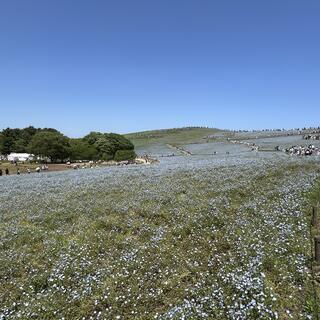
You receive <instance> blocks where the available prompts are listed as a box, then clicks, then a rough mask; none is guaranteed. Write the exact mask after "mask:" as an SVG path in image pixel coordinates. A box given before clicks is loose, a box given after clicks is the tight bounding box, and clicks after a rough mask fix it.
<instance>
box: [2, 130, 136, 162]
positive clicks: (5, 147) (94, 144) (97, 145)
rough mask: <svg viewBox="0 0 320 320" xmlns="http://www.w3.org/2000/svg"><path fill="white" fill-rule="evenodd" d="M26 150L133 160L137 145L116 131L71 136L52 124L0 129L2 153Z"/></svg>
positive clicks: (52, 156) (51, 155)
mask: <svg viewBox="0 0 320 320" xmlns="http://www.w3.org/2000/svg"><path fill="white" fill-rule="evenodd" d="M11 152H18V153H20V152H27V153H32V154H34V155H36V156H40V157H43V158H49V159H50V160H51V161H52V162H57V161H64V160H66V159H70V160H72V161H73V160H116V161H122V160H131V159H134V158H135V156H136V155H135V152H134V145H133V144H132V143H131V142H130V141H129V140H128V139H126V138H125V137H124V136H122V135H120V134H116V133H100V132H91V133H89V134H88V135H86V136H85V137H83V138H79V139H71V138H68V137H66V136H65V135H63V134H62V133H61V132H59V131H58V130H56V129H52V128H45V129H40V128H34V127H28V128H24V129H10V128H7V129H4V130H2V131H1V132H0V154H3V155H8V154H10V153H11Z"/></svg>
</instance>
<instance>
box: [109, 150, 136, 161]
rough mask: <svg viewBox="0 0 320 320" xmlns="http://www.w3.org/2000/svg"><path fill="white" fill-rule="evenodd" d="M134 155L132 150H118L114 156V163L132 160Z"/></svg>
mask: <svg viewBox="0 0 320 320" xmlns="http://www.w3.org/2000/svg"><path fill="white" fill-rule="evenodd" d="M135 157H136V153H135V152H134V150H118V151H117V152H116V154H115V156H114V160H115V161H124V160H134V159H135Z"/></svg>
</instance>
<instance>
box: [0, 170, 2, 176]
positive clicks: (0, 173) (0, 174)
mask: <svg viewBox="0 0 320 320" xmlns="http://www.w3.org/2000/svg"><path fill="white" fill-rule="evenodd" d="M1 176H2V169H0V177H1Z"/></svg>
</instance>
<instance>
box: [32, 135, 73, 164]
mask: <svg viewBox="0 0 320 320" xmlns="http://www.w3.org/2000/svg"><path fill="white" fill-rule="evenodd" d="M28 149H29V151H30V152H31V153H33V154H34V155H36V156H40V157H45V158H49V159H50V160H51V161H52V162H56V161H57V160H61V161H63V160H66V159H67V158H68V157H69V154H70V144H69V139H68V138H67V137H66V136H64V135H63V134H62V133H60V132H52V131H41V132H38V133H36V134H35V135H34V136H33V138H32V140H31V142H30V144H29V147H28Z"/></svg>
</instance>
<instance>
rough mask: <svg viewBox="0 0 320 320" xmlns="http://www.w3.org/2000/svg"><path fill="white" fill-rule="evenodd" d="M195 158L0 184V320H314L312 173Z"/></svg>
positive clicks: (291, 165) (294, 163) (278, 160)
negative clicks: (311, 268) (310, 199)
mask: <svg viewBox="0 0 320 320" xmlns="http://www.w3.org/2000/svg"><path fill="white" fill-rule="evenodd" d="M211 146H212V145H211V144H210V147H211ZM194 148H195V149H194V150H193V151H195V152H198V154H199V155H195V156H191V157H187V156H179V157H172V158H163V159H161V160H160V163H158V164H155V165H150V166H138V165H132V166H126V167H109V168H97V169H87V170H75V171H68V172H55V173H43V174H32V175H24V176H9V177H2V178H1V184H0V282H1V286H0V319H316V318H315V306H314V294H313V292H312V286H311V284H310V277H309V272H308V267H309V262H310V250H311V247H310V239H309V232H310V230H309V216H308V214H309V213H310V212H309V211H310V210H309V209H310V207H309V206H310V205H309V202H308V201H309V200H308V199H309V198H308V197H309V193H310V192H311V190H312V188H313V187H314V185H315V183H316V180H317V179H318V178H319V176H320V163H319V160H318V159H315V158H312V159H306V158H303V159H302V158H297V157H289V156H287V155H285V154H282V153H281V154H273V153H261V154H260V153H254V152H247V151H246V149H243V150H241V151H239V152H238V151H237V150H235V149H231V152H230V154H229V155H228V156H227V155H226V154H222V152H221V153H218V154H217V156H201V154H202V153H206V152H203V149H205V147H201V146H195V147H194ZM202 148H203V149H202ZM217 148H218V147H217ZM232 148H238V146H236V147H235V146H232ZM212 150H215V148H213V149H212ZM222 150H225V149H222ZM233 150H235V151H234V153H232V151H233ZM161 151H162V150H160V151H159V152H161ZM204 151H206V150H204ZM208 153H209V151H208Z"/></svg>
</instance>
